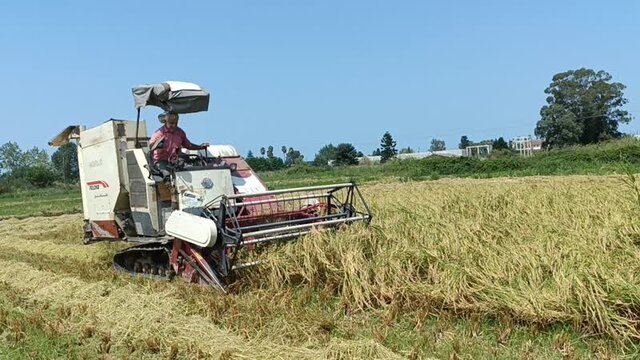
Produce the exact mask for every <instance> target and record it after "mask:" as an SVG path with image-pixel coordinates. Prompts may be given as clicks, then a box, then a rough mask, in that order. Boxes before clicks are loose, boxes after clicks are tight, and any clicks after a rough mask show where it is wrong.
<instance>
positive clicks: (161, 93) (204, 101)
mask: <svg viewBox="0 0 640 360" xmlns="http://www.w3.org/2000/svg"><path fill="white" fill-rule="evenodd" d="M131 91H132V92H133V98H134V100H135V106H136V109H140V108H141V107H144V106H147V105H152V106H158V107H160V108H161V109H162V110H164V111H168V112H174V113H178V114H187V113H194V112H199V111H207V110H208V109H209V93H208V92H207V91H206V90H205V89H203V88H201V87H200V86H198V85H196V84H193V83H188V82H182V81H166V82H163V83H160V84H151V85H140V86H136V87H134V88H132V89H131Z"/></svg>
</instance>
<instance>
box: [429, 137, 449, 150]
mask: <svg viewBox="0 0 640 360" xmlns="http://www.w3.org/2000/svg"><path fill="white" fill-rule="evenodd" d="M446 149H447V146H446V145H445V143H444V140H440V139H433V140H431V146H430V147H429V151H442V150H446Z"/></svg>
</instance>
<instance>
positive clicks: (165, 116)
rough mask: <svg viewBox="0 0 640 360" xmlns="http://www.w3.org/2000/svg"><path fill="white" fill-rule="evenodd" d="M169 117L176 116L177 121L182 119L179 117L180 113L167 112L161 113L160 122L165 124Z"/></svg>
mask: <svg viewBox="0 0 640 360" xmlns="http://www.w3.org/2000/svg"><path fill="white" fill-rule="evenodd" d="M167 115H175V116H176V118H177V119H179V118H180V117H179V116H178V113H174V112H171V111H165V112H163V113H161V114H160V115H158V121H160V122H161V123H163V124H164V122H165V120H166V119H167Z"/></svg>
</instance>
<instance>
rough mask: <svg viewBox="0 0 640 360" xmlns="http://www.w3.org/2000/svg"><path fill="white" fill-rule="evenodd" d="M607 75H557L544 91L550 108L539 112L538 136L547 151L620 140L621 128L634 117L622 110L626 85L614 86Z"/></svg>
mask: <svg viewBox="0 0 640 360" xmlns="http://www.w3.org/2000/svg"><path fill="white" fill-rule="evenodd" d="M611 79H612V77H611V75H609V74H608V73H607V72H605V71H602V70H601V71H598V72H596V71H594V70H592V69H586V68H581V69H578V70H569V71H566V72H562V73H558V74H556V75H554V76H553V78H552V81H551V84H550V85H549V86H548V87H547V88H546V89H545V90H544V92H545V93H546V94H549V96H548V97H547V105H545V106H543V107H542V108H541V109H540V117H541V119H540V120H539V121H538V123H537V124H536V128H535V134H536V135H537V136H539V137H541V138H542V139H543V140H544V145H545V147H550V148H554V147H562V146H567V145H572V144H591V143H596V142H599V141H601V140H606V139H611V138H618V137H620V136H621V135H622V134H621V133H620V132H619V131H618V126H619V125H620V124H627V123H629V122H630V121H631V116H630V115H629V113H628V112H627V111H626V110H622V106H623V105H625V104H626V103H627V102H628V100H627V99H625V98H624V93H623V90H624V89H625V88H626V86H625V85H623V84H622V83H618V82H612V81H611Z"/></svg>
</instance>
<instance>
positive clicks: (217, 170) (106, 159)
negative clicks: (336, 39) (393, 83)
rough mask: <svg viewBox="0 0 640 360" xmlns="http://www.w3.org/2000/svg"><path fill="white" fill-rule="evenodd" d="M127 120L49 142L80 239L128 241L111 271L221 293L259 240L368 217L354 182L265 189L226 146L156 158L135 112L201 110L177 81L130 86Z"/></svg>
mask: <svg viewBox="0 0 640 360" xmlns="http://www.w3.org/2000/svg"><path fill="white" fill-rule="evenodd" d="M132 90H133V96H134V99H135V107H136V109H137V119H136V121H129V120H115V119H111V120H109V121H106V122H104V123H103V124H101V125H98V126H95V127H93V128H88V129H87V128H85V127H83V126H69V127H67V128H66V129H65V130H63V131H62V132H61V133H60V134H59V135H58V136H56V137H55V138H54V139H53V140H52V141H51V142H50V143H49V144H50V145H53V146H60V145H63V144H65V143H66V142H68V141H69V140H70V139H74V140H76V141H77V144H78V164H79V169H80V183H81V190H82V205H83V212H84V219H85V220H84V221H85V223H84V227H83V228H84V239H83V242H84V243H85V244H91V243H95V242H98V241H115V240H121V241H128V242H132V243H136V244H137V245H136V246H133V247H130V248H128V249H125V250H123V251H121V252H119V253H117V254H116V255H115V256H114V266H115V267H116V269H118V270H121V271H125V272H129V273H132V274H141V275H145V276H149V277H156V278H171V277H173V276H175V275H177V276H180V277H182V278H183V279H185V280H187V281H189V282H199V283H204V284H209V285H211V286H215V287H217V288H220V289H221V290H223V291H226V285H227V284H228V282H229V281H230V279H231V278H232V275H233V274H234V271H235V270H238V269H241V268H245V267H248V266H252V265H255V264H256V263H257V261H255V256H253V255H251V254H250V253H256V252H255V251H247V250H258V249H260V248H261V247H262V246H263V245H265V244H268V243H272V242H276V241H283V240H291V239H294V238H297V237H299V236H301V235H305V234H308V233H310V232H311V231H314V230H327V229H334V228H337V227H338V226H340V225H342V224H348V223H353V222H358V221H364V222H366V223H367V224H368V223H369V222H370V221H371V217H372V215H371V212H370V210H369V208H368V206H367V204H366V202H365V200H364V198H363V197H362V194H361V193H360V191H359V189H358V187H357V186H356V185H355V183H344V184H331V185H323V186H311V187H301V188H294V189H285V190H268V189H267V187H266V186H265V185H264V183H263V182H262V181H261V180H260V179H259V178H258V177H257V176H256V174H255V173H254V171H253V170H252V169H251V168H250V167H249V165H248V164H247V163H246V162H245V160H244V159H243V158H242V157H240V155H239V154H238V153H237V151H236V150H235V148H234V147H233V146H230V145H216V146H206V145H204V146H202V148H205V149H204V150H203V151H194V150H189V151H185V152H179V153H177V154H175V156H172V157H171V158H169V159H168V161H166V162H163V163H162V164H160V163H159V162H158V161H156V159H154V156H153V154H154V152H156V151H162V150H163V147H164V146H166V144H165V143H164V141H162V139H160V141H155V142H154V143H153V144H151V147H150V143H149V139H150V138H149V137H148V135H147V127H146V123H145V121H141V120H140V112H141V109H142V108H144V107H145V106H157V107H160V108H162V109H163V110H164V111H165V112H166V114H188V113H194V112H200V111H207V110H208V108H209V93H208V92H207V91H206V90H205V89H203V88H201V87H200V86H198V85H196V84H192V83H185V82H164V83H160V84H155V85H142V86H137V87H134V88H133V89H132Z"/></svg>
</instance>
